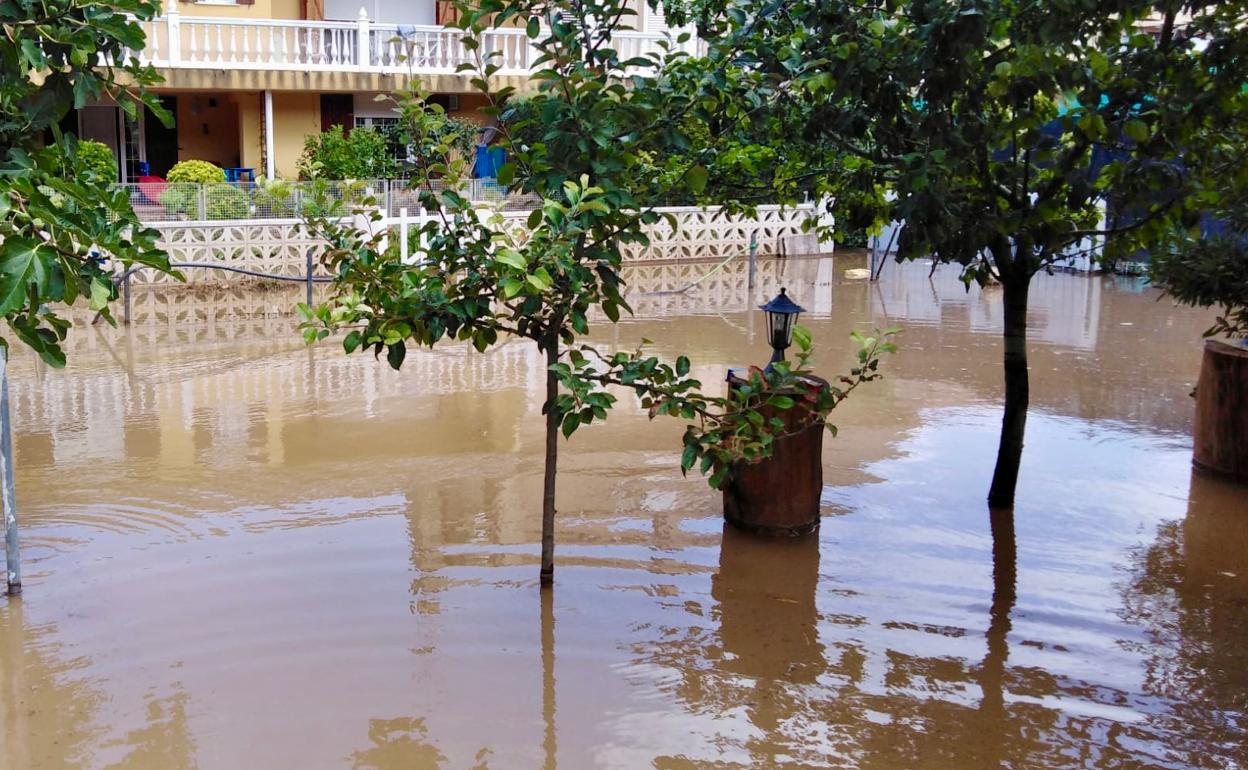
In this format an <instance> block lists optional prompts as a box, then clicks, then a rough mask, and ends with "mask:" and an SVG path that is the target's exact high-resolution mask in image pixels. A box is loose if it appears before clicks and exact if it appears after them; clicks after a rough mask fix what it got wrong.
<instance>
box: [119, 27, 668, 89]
mask: <svg viewBox="0 0 1248 770" xmlns="http://www.w3.org/2000/svg"><path fill="white" fill-rule="evenodd" d="M140 26H141V27H142V28H143V31H144V33H145V34H146V35H147V46H146V47H145V48H144V50H143V51H142V52H140V53H139V54H138V59H139V61H140V62H141V63H143V64H151V65H153V66H155V67H158V68H169V69H191V70H193V69H200V70H210V69H216V70H261V71H280V70H286V71H298V72H318V71H319V72H364V73H381V74H390V75H409V74H410V75H449V74H454V73H456V72H457V71H458V69H459V67H460V65H462V64H471V63H474V62H475V57H474V55H473V52H472V51H469V50H468V49H467V48H465V47H464V45H463V32H461V31H460V30H458V29H454V28H449V27H440V26H407V25H402V26H400V25H395V24H379V23H376V22H373V21H370V20H369V19H368V18H367V17H366V16H364V15H363V11H361V16H360V18H359V19H358V20H357V21H353V22H343V21H304V20H299V19H293V20H288V19H238V18H210V17H205V16H187V17H182V16H181V14H178V13H176V12H173V13H169V14H167V15H165V16H160V17H157V18H155V19H152V20H150V21H143V22H140ZM663 39H664V36H663V35H661V34H656V33H641V32H619V33H617V34H616V36H615V47H616V50H617V51H618V52H619V54H620V58H621V59H629V58H633V57H637V56H645V55H647V54H650V53H657V52H661V51H662V48H661V47H660V45H659V44H660V42H661V41H662V40H663ZM689 45H690V46H692V45H693V44H692V43H690V44H689ZM481 50H482V51H483V52H498V53H499V54H500V56H499V57H498V58H497V59H496V63H497V64H498V65H499V66H500V69H499V72H498V74H500V75H511V76H516V75H527V74H528V73H529V70H530V63H531V62H533V61H535V60H536V58H537V54H536V51H535V50H534V49H533V48H532V47H531V45H530V41H529V38H528V37H527V36H526V35H525V33H524V30H522V29H495V30H490V31H489V32H486V33H485V34H484V35H483V36H482V40H481ZM688 50H692V48H689V49H688Z"/></svg>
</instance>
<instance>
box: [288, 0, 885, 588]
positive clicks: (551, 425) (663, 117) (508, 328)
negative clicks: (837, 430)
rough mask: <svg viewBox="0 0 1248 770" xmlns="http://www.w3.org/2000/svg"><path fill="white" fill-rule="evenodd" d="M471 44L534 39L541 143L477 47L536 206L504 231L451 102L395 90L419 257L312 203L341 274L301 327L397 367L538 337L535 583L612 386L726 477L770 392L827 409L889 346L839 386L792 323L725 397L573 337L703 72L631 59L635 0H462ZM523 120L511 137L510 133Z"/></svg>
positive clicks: (611, 289) (692, 162)
mask: <svg viewBox="0 0 1248 770" xmlns="http://www.w3.org/2000/svg"><path fill="white" fill-rule="evenodd" d="M460 13H461V15H460V21H459V24H460V25H461V27H462V28H463V30H464V32H465V35H466V36H465V39H464V45H465V46H466V47H467V48H468V49H469V50H476V51H481V48H482V36H483V33H484V32H486V31H487V30H488V29H490V28H492V27H494V26H499V25H505V24H508V23H510V22H512V21H513V20H518V21H519V22H520V23H522V24H524V26H525V28H526V30H527V33H528V36H529V38H530V39H531V45H532V48H533V49H534V50H535V51H536V52H537V56H538V58H537V60H536V61H535V62H533V63H532V64H533V66H534V67H535V68H536V70H537V72H536V73H535V74H534V75H533V78H534V80H536V81H537V82H538V84H539V85H538V91H537V93H536V94H535V95H534V96H533V97H532V99H531V101H530V103H529V107H528V109H530V111H531V117H529V118H527V120H529V121H534V122H535V123H536V122H540V125H541V126H542V128H541V129H540V130H537V129H536V128H535V126H529V128H530V131H529V132H528V133H527V134H525V135H527V136H529V137H530V138H529V139H527V140H524V141H521V140H518V139H517V138H516V136H518V135H520V133H521V130H522V129H524V128H525V127H526V126H525V120H526V119H518V120H517V119H513V118H515V116H514V115H511V114H509V113H508V108H507V107H506V106H505V105H506V102H507V99H508V98H509V97H511V96H512V93H513V92H512V89H510V88H502V89H498V90H493V89H492V88H491V86H490V82H489V81H490V77H491V76H492V75H493V74H494V72H496V71H497V69H498V65H497V64H496V63H495V62H494V60H493V57H492V56H490V55H488V54H484V53H482V54H481V55H480V57H479V62H478V65H477V67H476V68H475V70H476V72H475V77H474V78H473V83H474V85H475V86H476V87H477V88H478V89H480V90H481V91H482V92H483V93H485V94H486V96H487V97H488V98H489V100H490V102H491V105H492V106H491V107H490V112H491V114H494V115H496V116H498V117H500V118H503V120H504V126H505V127H504V128H503V130H502V139H501V141H502V144H503V147H504V148H505V149H506V150H507V151H508V154H509V157H510V160H509V162H508V163H507V164H506V165H504V166H503V168H502V169H501V170H500V172H499V182H500V183H501V184H504V185H509V186H513V187H516V188H519V189H520V190H521V191H523V192H525V193H532V194H533V195H535V196H537V197H538V198H539V199H540V200H541V204H540V206H539V207H538V208H536V209H535V210H534V211H533V212H532V213H531V214H530V216H529V217H528V220H527V222H526V224H525V226H524V227H523V228H519V229H516V230H508V229H507V228H506V227H505V226H504V220H503V218H502V216H501V214H498V213H497V212H495V213H493V214H491V213H490V212H489V211H488V210H485V209H480V208H478V207H476V206H474V205H473V204H472V203H470V202H469V201H467V200H465V199H464V198H463V197H462V196H460V195H459V194H458V193H457V192H455V190H457V189H459V182H461V181H462V180H463V179H464V178H465V177H466V175H467V173H468V162H467V161H466V160H465V159H464V158H462V157H459V156H458V155H457V154H456V153H455V152H454V151H453V148H452V147H451V146H450V145H449V144H448V143H447V142H446V141H445V140H444V139H443V137H444V136H445V133H446V132H445V130H444V126H445V120H446V118H445V115H444V114H443V112H442V110H441V108H440V107H438V106H437V105H434V104H430V103H429V102H427V101H426V99H425V98H424V94H422V93H420V92H409V93H405V94H401V95H400V99H399V102H400V110H401V115H402V117H401V125H402V126H403V135H404V137H405V138H406V139H407V140H408V141H409V142H410V143H411V144H412V146H413V153H412V154H413V156H414V157H415V158H416V163H415V167H414V168H413V169H412V184H413V186H414V187H415V188H416V189H418V190H419V191H420V193H421V200H422V202H423V205H424V206H425V207H426V208H427V209H429V210H431V211H434V212H435V216H434V217H433V219H432V220H431V221H430V222H429V223H428V224H426V225H425V226H424V227H423V228H422V229H421V231H420V233H418V239H419V240H418V244H419V246H418V249H417V255H416V261H415V263H414V264H404V263H403V262H402V261H401V259H400V257H399V249H398V248H397V246H396V244H394V243H391V242H388V239H387V237H386V234H385V233H384V232H376V233H372V234H368V233H361V230H360V229H359V228H357V227H355V226H351V225H347V224H344V223H343V222H342V221H341V218H340V217H341V214H342V213H343V212H342V211H341V209H338V210H335V209H334V208H333V207H332V206H331V205H330V204H328V203H320V202H318V203H317V204H316V206H314V208H315V209H317V210H324V211H326V214H325V215H324V216H321V217H317V218H315V219H313V220H312V224H313V226H314V227H315V228H316V229H317V230H319V231H320V232H322V233H323V234H324V236H325V238H326V240H327V242H328V243H329V249H328V252H327V255H326V259H327V261H328V263H329V265H330V267H331V268H332V270H333V272H334V275H335V276H336V277H337V280H336V289H335V294H334V295H333V297H332V298H331V299H330V300H329V301H328V302H327V303H325V304H323V305H321V306H320V307H318V308H316V309H315V310H313V309H305V310H304V312H305V315H306V318H307V323H306V326H305V334H306V335H307V336H308V338H309V339H310V340H314V339H318V338H324V337H326V336H328V335H329V334H330V333H331V332H333V331H334V330H337V329H350V331H349V332H348V333H347V334H346V336H345V337H344V339H343V345H344V347H345V349H346V351H347V352H348V353H350V352H354V351H362V350H370V351H372V352H373V353H374V354H375V355H380V354H381V353H383V352H384V353H385V354H386V356H387V359H388V361H389V363H390V365H391V366H393V367H394V368H396V369H397V368H399V367H401V366H402V364H403V361H404V358H405V356H406V352H407V345H408V344H416V345H430V346H431V345H433V344H435V343H437V342H438V341H439V340H443V339H447V340H454V339H458V340H467V341H470V342H471V343H472V344H473V346H474V347H475V348H476V349H477V350H478V351H485V350H487V349H488V348H490V347H491V346H493V345H495V344H498V342H499V341H500V339H503V338H505V337H507V336H513V337H521V338H524V339H527V340H531V341H533V342H534V343H536V345H537V346H538V348H539V350H540V351H541V352H542V353H543V354H544V356H545V360H546V398H545V402H544V405H543V410H542V411H543V413H544V415H545V423H546V441H545V446H546V458H545V474H544V481H543V497H542V559H541V572H540V576H541V582H542V584H543V585H547V584H549V583H551V582H552V581H553V570H554V525H555V478H556V470H557V463H558V447H559V443H558V442H559V435H560V433H561V432H562V434H563V435H564V436H565V437H567V436H571V434H572V433H573V432H575V431H576V429H577V428H578V427H579V426H581V425H584V424H588V423H590V422H593V421H594V420H602V419H604V418H605V417H606V416H607V411H608V410H609V409H610V408H611V406H612V405H613V404H614V403H615V401H616V396H615V395H614V394H613V393H612V392H611V391H610V390H609V388H610V387H623V388H629V389H631V390H633V391H634V392H635V393H636V395H637V396H638V397H639V398H640V399H641V403H642V405H643V406H644V407H646V408H647V409H648V410H649V413H650V415H651V417H655V416H658V415H672V416H676V417H680V418H683V419H685V420H688V421H689V425H688V427H687V429H686V432H685V435H684V451H683V453H682V456H681V465H682V468H683V469H684V470H686V471H688V470H689V469H691V468H694V467H697V468H699V470H700V471H701V472H703V473H709V474H710V482H711V484H712V486H717V485H719V484H720V483H722V482H723V481H724V479H725V478H727V476H728V474H729V473H731V469H732V466H733V464H734V463H736V462H739V461H750V460H754V459H758V458H761V457H764V456H766V455H767V454H769V453H770V451H771V449H770V448H771V444H772V442H773V441H774V440H775V438H776V437H777V435H778V430H779V428H780V427H781V426H782V424H783V423H782V422H781V421H780V420H779V419H778V418H776V419H772V420H768V419H766V418H764V417H763V415H762V414H761V413H760V411H759V407H761V406H762V405H763V404H764V403H767V404H770V405H772V406H774V407H777V408H781V409H784V408H795V407H797V408H801V409H803V410H804V411H805V413H806V414H807V416H808V419H809V420H810V421H822V420H823V419H824V418H825V417H826V416H827V414H828V413H829V412H830V411H831V409H832V408H834V407H835V406H836V404H837V403H839V402H840V400H842V399H843V398H845V397H846V396H847V395H848V393H849V392H850V391H852V390H853V389H854V388H855V387H857V386H858V385H859V384H861V383H863V382H867V381H870V380H872V379H874V378H875V377H876V376H878V375H877V365H878V355H879V354H880V353H881V352H883V351H885V350H889V349H891V345H890V343H888V342H887V341H885V339H883V338H882V337H879V336H876V337H869V338H865V339H863V340H862V343H863V344H862V350H861V352H860V354H859V365H858V366H857V367H856V368H855V369H854V370H853V371H852V372H851V373H850V374H848V375H845V376H844V377H842V378H840V379H839V380H837V381H836V384H835V385H834V386H833V387H831V388H829V389H819V388H817V387H814V386H813V385H811V384H810V383H808V382H807V381H805V380H802V379H801V378H800V376H799V375H800V374H801V372H803V371H804V370H805V366H806V364H807V361H808V359H809V355H810V340H809V336H808V335H805V334H799V335H798V343H799V346H800V347H801V348H802V353H801V355H799V357H798V363H797V366H795V367H790V366H788V365H777V366H776V367H775V369H774V370H772V371H769V372H763V371H762V370H754V371H753V372H752V374H751V376H750V381H749V383H748V385H747V386H746V387H744V388H742V389H741V390H740V391H737V392H736V393H734V395H732V396H730V397H717V396H707V395H705V394H703V393H702V392H701V383H699V382H698V381H697V380H695V379H692V378H691V377H690V376H689V372H690V363H689V360H688V359H687V358H685V357H683V356H681V357H679V358H677V360H676V361H675V362H673V363H665V362H663V361H660V360H659V359H658V358H656V357H653V356H648V355H646V354H645V353H644V352H643V350H642V349H641V348H638V349H637V350H635V351H633V352H631V353H629V352H615V353H608V352H603V351H601V350H598V349H597V348H594V347H592V346H587V345H579V346H578V345H577V344H576V340H577V337H578V336H580V335H584V334H585V333H587V332H588V330H589V325H590V323H591V321H594V320H597V316H598V315H599V314H600V315H601V316H603V317H605V318H607V319H609V320H610V321H612V322H615V321H617V320H618V319H619V317H620V313H621V312H622V311H625V312H627V311H628V310H629V308H628V304H627V302H626V301H625V299H624V296H623V295H622V288H623V287H622V284H621V280H620V276H619V267H620V263H621V248H622V247H624V246H626V245H628V244H645V243H647V240H646V235H645V233H644V230H643V226H644V225H646V224H651V223H654V222H656V221H658V220H659V218H660V215H659V214H658V213H657V212H655V211H654V209H653V207H652V205H650V204H645V203H643V202H641V201H639V200H638V199H637V197H636V196H635V195H634V192H633V188H632V185H631V180H630V175H631V174H632V173H633V171H634V170H635V167H636V165H637V153H638V150H639V148H641V147H644V146H653V144H654V143H655V142H656V136H664V137H666V139H667V140H669V141H671V140H672V137H673V135H674V133H675V132H679V131H680V126H681V125H687V124H686V123H683V122H682V121H679V120H676V118H678V117H680V116H682V115H684V114H686V113H688V112H690V111H693V110H697V109H702V107H701V105H700V104H699V103H698V102H697V101H696V100H695V99H694V98H693V96H696V93H697V89H696V88H691V87H690V85H691V84H693V83H696V76H697V75H698V70H697V69H696V68H694V67H691V66H690V65H689V62H688V57H686V56H685V55H684V54H683V53H676V52H671V53H670V54H669V55H667V56H665V57H658V58H648V57H647V58H638V59H630V60H622V59H621V58H620V56H619V54H618V53H617V51H616V50H615V49H614V48H613V47H612V38H613V34H614V32H615V31H617V30H619V29H622V28H625V27H626V23H627V21H628V20H629V18H630V17H631V16H632V15H634V11H633V10H632V9H631V8H630V7H629V4H628V3H627V2H626V1H625V0H587V1H586V2H581V3H576V4H573V5H572V6H571V7H567V6H565V5H564V4H561V3H554V2H546V1H545V0H483V2H479V3H476V4H474V5H472V6H469V5H467V4H463V5H461V6H460ZM513 132H515V133H513ZM707 178H708V174H707V171H706V169H705V167H704V166H702V165H700V164H699V163H698V159H697V157H696V155H695V156H694V157H691V158H690V159H689V161H688V162H687V164H686V166H685V168H684V169H682V170H681V172H680V173H678V174H673V175H671V176H670V179H671V181H672V184H673V185H679V186H682V187H685V188H687V189H689V190H692V191H693V192H695V193H697V192H699V191H701V190H702V189H704V188H705V185H706V183H707Z"/></svg>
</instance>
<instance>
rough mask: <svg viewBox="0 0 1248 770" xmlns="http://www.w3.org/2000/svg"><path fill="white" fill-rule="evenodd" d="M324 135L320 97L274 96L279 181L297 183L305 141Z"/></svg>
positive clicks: (310, 95) (302, 94) (301, 95)
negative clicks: (310, 137) (294, 181)
mask: <svg viewBox="0 0 1248 770" xmlns="http://www.w3.org/2000/svg"><path fill="white" fill-rule="evenodd" d="M320 132H321V95H320V94H318V93H275V94H273V158H274V161H273V162H274V164H275V166H276V168H275V170H276V171H277V175H278V176H279V177H283V178H285V179H294V178H296V177H297V176H298V175H299V156H300V155H301V154H302V153H303V140H304V138H305V137H307V136H308V135H309V134H319V133H320ZM257 173H259V172H257Z"/></svg>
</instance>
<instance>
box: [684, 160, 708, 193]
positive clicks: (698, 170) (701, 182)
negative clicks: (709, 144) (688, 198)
mask: <svg viewBox="0 0 1248 770" xmlns="http://www.w3.org/2000/svg"><path fill="white" fill-rule="evenodd" d="M685 178H686V179H688V180H689V189H690V190H692V191H693V193H694V194H695V195H700V194H701V193H702V191H703V190H705V189H706V183H707V181H708V180H709V179H710V174H709V173H707V170H706V167H705V166H703V165H701V164H698V165H696V166H694V167H692V168H690V169H689V171H688V173H687V174H686V175H685Z"/></svg>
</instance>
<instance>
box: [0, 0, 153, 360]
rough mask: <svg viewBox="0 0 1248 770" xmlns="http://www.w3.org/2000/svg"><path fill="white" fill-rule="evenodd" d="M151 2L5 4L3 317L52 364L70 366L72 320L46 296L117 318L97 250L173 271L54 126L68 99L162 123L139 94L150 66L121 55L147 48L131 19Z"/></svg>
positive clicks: (89, 161)
mask: <svg viewBox="0 0 1248 770" xmlns="http://www.w3.org/2000/svg"><path fill="white" fill-rule="evenodd" d="M158 10H159V7H158V5H157V4H155V3H152V2H147V0H111V2H110V3H93V2H84V1H83V0H13V2H6V3H4V4H3V5H0V25H2V26H3V34H0V315H3V317H4V320H5V322H6V323H7V324H8V326H9V329H10V330H12V332H13V333H14V334H15V335H16V336H17V338H18V339H19V340H21V341H22V342H23V343H25V344H26V345H28V346H30V347H31V348H32V349H34V350H35V351H36V352H37V353H38V354H39V356H40V357H41V358H43V360H44V361H46V362H47V363H49V364H50V365H52V366H57V367H60V366H64V365H65V354H64V352H63V351H62V350H61V346H60V343H61V341H62V340H64V338H65V335H66V333H67V332H68V330H69V327H70V322H69V321H68V320H66V319H64V318H62V317H60V316H58V315H57V310H56V309H55V307H54V306H53V303H65V304H67V305H72V304H74V303H75V302H76V301H77V300H78V298H79V297H86V298H88V301H89V303H90V306H91V309H93V310H97V311H100V312H101V313H103V314H104V315H105V317H106V318H109V320H110V321H111V320H112V319H111V318H110V317H109V316H108V302H109V300H111V299H113V298H115V296H116V288H115V286H114V285H113V283H112V280H111V278H112V274H111V271H110V270H109V268H108V267H107V266H106V265H105V263H104V261H103V258H102V257H103V256H108V257H112V258H114V259H118V260H120V261H121V262H122V263H123V264H125V265H127V266H129V265H133V264H142V265H147V266H150V267H155V268H157V269H161V270H166V271H168V270H169V264H168V261H167V259H166V257H165V255H164V254H163V253H161V252H160V251H159V250H157V248H156V235H157V234H156V232H155V231H154V230H150V229H145V228H142V227H140V226H139V225H138V222H137V220H136V218H135V216H134V212H133V211H132V210H131V208H130V202H129V197H128V194H127V192H126V191H125V190H110V189H109V188H108V186H107V185H105V184H101V183H100V181H101V180H100V179H99V178H98V176H97V174H96V173H95V172H94V171H93V169H94V168H95V163H94V157H95V156H94V153H93V152H90V151H83V149H82V145H80V143H79V142H78V140H77V139H76V138H75V137H74V136H73V135H72V134H67V133H62V131H61V130H60V127H59V126H60V123H61V121H62V119H63V118H64V117H65V116H66V114H67V113H68V111H69V109H70V108H71V107H82V106H84V105H86V104H87V103H88V102H91V101H93V100H97V99H100V98H102V97H105V96H108V97H111V98H113V99H115V100H117V103H118V104H120V105H121V107H122V109H124V110H125V111H126V113H127V114H128V115H129V116H131V117H134V116H135V115H136V114H137V110H139V109H140V108H142V107H143V106H144V105H146V106H147V107H148V108H149V109H151V110H152V112H153V113H154V114H155V115H157V116H159V117H161V118H162V119H163V120H166V121H167V120H169V116H168V114H167V113H166V112H165V111H164V110H162V109H161V107H160V104H159V102H158V101H157V100H155V99H154V98H152V97H150V96H148V95H147V94H146V93H145V92H144V90H143V89H144V87H146V86H149V85H151V84H152V83H154V82H156V80H157V76H156V73H155V71H154V70H152V69H151V68H150V67H140V66H138V65H137V64H136V63H135V62H134V61H133V60H131V59H130V58H128V56H129V55H128V52H129V51H140V50H142V49H143V45H144V39H143V32H142V30H141V29H140V27H139V25H138V24H137V23H136V22H135V18H138V19H150V18H152V17H153V16H155V15H156V13H157V12H158ZM108 181H112V180H111V179H110V180H108ZM0 345H3V346H5V347H6V348H7V345H8V340H7V339H5V338H3V337H0Z"/></svg>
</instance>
